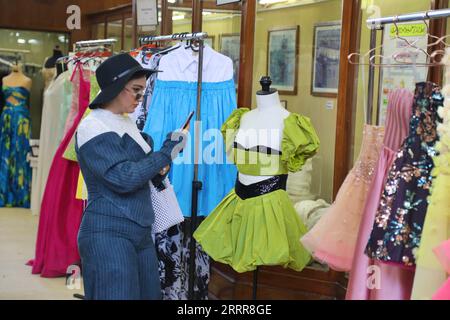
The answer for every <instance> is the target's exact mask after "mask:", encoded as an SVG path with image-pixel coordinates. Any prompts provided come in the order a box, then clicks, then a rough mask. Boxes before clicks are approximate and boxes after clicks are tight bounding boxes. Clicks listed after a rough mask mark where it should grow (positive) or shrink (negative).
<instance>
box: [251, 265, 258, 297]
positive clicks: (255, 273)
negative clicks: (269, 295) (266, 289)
mask: <svg viewBox="0 0 450 320" xmlns="http://www.w3.org/2000/svg"><path fill="white" fill-rule="evenodd" d="M258 270H259V267H256V270H255V271H253V293H252V300H256V294H257V291H258Z"/></svg>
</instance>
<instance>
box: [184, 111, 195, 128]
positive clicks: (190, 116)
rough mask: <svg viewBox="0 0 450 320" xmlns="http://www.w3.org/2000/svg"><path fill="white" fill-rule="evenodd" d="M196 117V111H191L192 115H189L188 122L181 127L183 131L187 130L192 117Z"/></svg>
mask: <svg viewBox="0 0 450 320" xmlns="http://www.w3.org/2000/svg"><path fill="white" fill-rule="evenodd" d="M193 116H194V111H191V113H189V115H188V117H187V119H186V121H185V122H184V124H183V126H182V127H181V130H184V129H186V127H187V126H188V124H189V122H191V119H192V117H193Z"/></svg>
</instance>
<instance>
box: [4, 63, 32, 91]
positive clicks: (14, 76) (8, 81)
mask: <svg viewBox="0 0 450 320" xmlns="http://www.w3.org/2000/svg"><path fill="white" fill-rule="evenodd" d="M3 85H4V86H8V87H23V88H25V89H27V90H28V91H30V90H31V86H32V80H31V79H30V78H28V77H27V76H26V75H24V74H23V73H22V68H21V66H20V65H18V66H14V67H13V71H12V72H11V73H10V74H9V75H7V76H6V77H4V78H3Z"/></svg>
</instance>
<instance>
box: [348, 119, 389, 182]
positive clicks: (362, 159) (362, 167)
mask: <svg viewBox="0 0 450 320" xmlns="http://www.w3.org/2000/svg"><path fill="white" fill-rule="evenodd" d="M363 136H364V137H366V136H367V138H366V139H364V141H363V144H362V147H361V151H360V156H359V157H358V160H357V161H356V163H355V166H354V167H353V171H354V174H355V180H356V182H364V183H367V184H370V183H371V182H372V179H373V175H374V173H375V167H376V165H377V161H378V157H379V152H380V150H381V149H382V147H383V138H384V127H374V126H368V125H366V126H364V130H363ZM373 150H376V152H374V151H373Z"/></svg>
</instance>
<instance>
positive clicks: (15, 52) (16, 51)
mask: <svg viewBox="0 0 450 320" xmlns="http://www.w3.org/2000/svg"><path fill="white" fill-rule="evenodd" d="M0 52H6V53H10V54H11V55H12V56H14V58H15V62H16V64H18V63H19V60H20V57H19V55H20V54H22V55H25V54H29V53H31V51H30V50H21V49H9V48H0Z"/></svg>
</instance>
